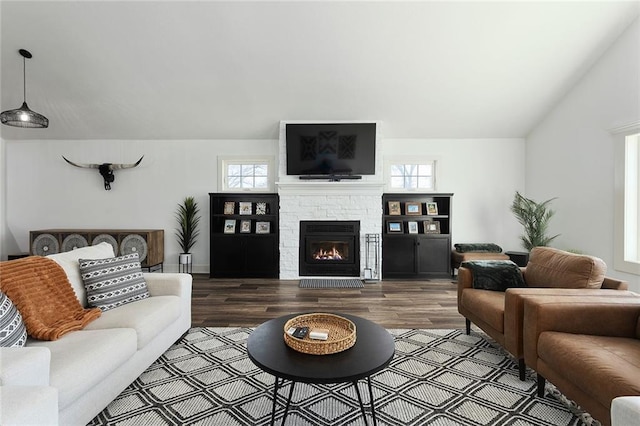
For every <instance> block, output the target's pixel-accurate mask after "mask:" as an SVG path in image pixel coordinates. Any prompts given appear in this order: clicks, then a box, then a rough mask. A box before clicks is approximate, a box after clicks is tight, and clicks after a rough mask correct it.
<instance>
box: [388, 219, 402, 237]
mask: <svg viewBox="0 0 640 426" xmlns="http://www.w3.org/2000/svg"><path fill="white" fill-rule="evenodd" d="M387 232H388V233H390V234H402V233H403V232H404V229H403V226H402V222H395V221H389V222H387Z"/></svg>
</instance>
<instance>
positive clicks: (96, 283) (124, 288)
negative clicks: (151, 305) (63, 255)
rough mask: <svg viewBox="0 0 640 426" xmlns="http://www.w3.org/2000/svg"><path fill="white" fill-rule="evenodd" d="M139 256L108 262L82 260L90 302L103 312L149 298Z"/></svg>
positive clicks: (114, 259) (120, 257)
mask: <svg viewBox="0 0 640 426" xmlns="http://www.w3.org/2000/svg"><path fill="white" fill-rule="evenodd" d="M139 259H140V258H139V256H138V253H131V254H125V255H123V256H118V257H111V258H108V259H79V260H78V262H79V264H80V275H81V277H82V281H83V282H84V286H85V288H86V290H87V302H88V303H89V305H91V306H95V307H97V308H100V309H101V310H102V311H103V312H104V311H108V310H109V309H113V308H117V307H118V306H121V305H126V304H127V303H131V302H135V301H136V300H142V299H146V298H147V297H149V291H148V289H147V283H146V281H145V280H144V277H143V276H142V268H141V267H140V260H139Z"/></svg>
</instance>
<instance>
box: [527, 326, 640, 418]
mask: <svg viewBox="0 0 640 426" xmlns="http://www.w3.org/2000/svg"><path fill="white" fill-rule="evenodd" d="M538 357H539V359H540V360H541V361H544V363H545V364H547V365H548V366H549V368H551V369H552V370H554V371H557V372H562V375H563V376H564V377H565V378H566V379H567V380H568V381H569V382H571V383H573V384H574V385H575V386H576V387H578V388H580V389H582V390H583V391H584V392H586V393H587V394H589V395H590V396H591V397H592V398H593V399H595V400H597V401H600V403H601V404H602V405H604V406H609V404H610V402H611V400H612V399H613V398H615V397H617V396H620V395H640V340H638V339H633V338H628V337H611V336H595V335H584V334H572V333H561V332H552V331H546V332H543V333H541V334H540V337H539V340H538ZM577 366H578V368H576V367H577Z"/></svg>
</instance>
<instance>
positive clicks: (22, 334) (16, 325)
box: [0, 291, 27, 348]
mask: <svg viewBox="0 0 640 426" xmlns="http://www.w3.org/2000/svg"><path fill="white" fill-rule="evenodd" d="M25 343H27V328H26V327H25V326H24V322H23V321H22V315H20V312H18V309H16V307H15V305H14V304H13V302H12V301H11V299H9V298H8V297H7V296H6V295H5V294H4V293H2V292H1V291H0V346H1V347H4V348H21V347H23V346H24V345H25Z"/></svg>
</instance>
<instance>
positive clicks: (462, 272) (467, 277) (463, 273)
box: [458, 267, 473, 310]
mask: <svg viewBox="0 0 640 426" xmlns="http://www.w3.org/2000/svg"><path fill="white" fill-rule="evenodd" d="M465 288H473V273H472V272H471V269H468V268H465V267H461V268H460V269H458V306H460V301H461V300H462V291H463V290H464V289H465ZM458 310H459V309H458Z"/></svg>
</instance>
